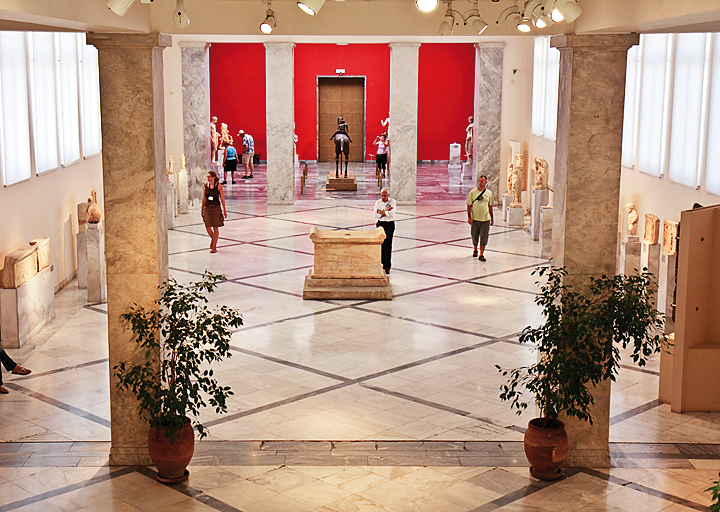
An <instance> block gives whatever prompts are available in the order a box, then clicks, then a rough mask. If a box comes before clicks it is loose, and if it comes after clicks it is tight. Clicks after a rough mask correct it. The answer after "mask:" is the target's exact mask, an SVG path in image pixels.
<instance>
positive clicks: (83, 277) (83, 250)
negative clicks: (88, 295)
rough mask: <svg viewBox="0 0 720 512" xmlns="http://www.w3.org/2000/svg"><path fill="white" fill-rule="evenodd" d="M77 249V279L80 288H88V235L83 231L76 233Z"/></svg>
mask: <svg viewBox="0 0 720 512" xmlns="http://www.w3.org/2000/svg"><path fill="white" fill-rule="evenodd" d="M75 240H76V245H77V247H76V250H77V264H78V270H77V280H78V288H80V289H85V288H87V235H86V234H85V232H84V231H83V232H82V233H78V234H77V235H75Z"/></svg>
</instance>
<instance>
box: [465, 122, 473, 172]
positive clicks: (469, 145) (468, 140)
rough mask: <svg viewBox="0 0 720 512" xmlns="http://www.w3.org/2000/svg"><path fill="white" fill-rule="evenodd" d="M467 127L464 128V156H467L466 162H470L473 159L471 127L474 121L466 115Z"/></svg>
mask: <svg viewBox="0 0 720 512" xmlns="http://www.w3.org/2000/svg"><path fill="white" fill-rule="evenodd" d="M468 123H470V124H468V125H467V128H465V156H466V157H467V161H468V164H472V159H473V129H474V126H475V123H474V122H473V118H472V116H470V117H468Z"/></svg>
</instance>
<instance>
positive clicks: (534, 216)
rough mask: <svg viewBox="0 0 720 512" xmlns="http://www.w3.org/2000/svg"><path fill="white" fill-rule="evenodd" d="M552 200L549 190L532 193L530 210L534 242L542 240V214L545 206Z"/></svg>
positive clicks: (535, 190)
mask: <svg viewBox="0 0 720 512" xmlns="http://www.w3.org/2000/svg"><path fill="white" fill-rule="evenodd" d="M549 198H550V191H549V190H547V189H544V190H538V189H534V190H533V191H532V200H531V210H530V234H531V235H532V239H533V240H540V235H541V233H540V214H541V209H542V207H543V206H547V204H548V199H549Z"/></svg>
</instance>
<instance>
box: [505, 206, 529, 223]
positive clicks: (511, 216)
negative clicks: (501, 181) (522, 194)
mask: <svg viewBox="0 0 720 512" xmlns="http://www.w3.org/2000/svg"><path fill="white" fill-rule="evenodd" d="M507 224H508V226H514V227H522V226H524V225H525V208H523V207H522V206H511V207H510V208H508V209H507Z"/></svg>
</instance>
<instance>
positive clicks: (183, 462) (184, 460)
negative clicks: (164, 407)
mask: <svg viewBox="0 0 720 512" xmlns="http://www.w3.org/2000/svg"><path fill="white" fill-rule="evenodd" d="M185 420H186V421H185V426H184V427H183V428H182V430H180V434H179V437H178V439H177V440H173V439H172V437H170V436H166V435H165V434H166V429H165V428H164V427H157V428H156V427H152V428H151V429H150V431H149V432H148V453H149V454H150V459H152V461H153V464H154V465H155V467H156V468H157V471H158V475H157V479H158V481H160V482H163V483H165V484H178V483H180V482H184V481H185V480H187V478H188V476H189V475H190V472H189V471H188V470H187V469H186V468H187V466H188V464H190V460H191V459H192V457H193V453H195V433H194V430H193V427H192V423H190V420H189V419H188V418H185Z"/></svg>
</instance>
